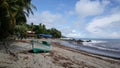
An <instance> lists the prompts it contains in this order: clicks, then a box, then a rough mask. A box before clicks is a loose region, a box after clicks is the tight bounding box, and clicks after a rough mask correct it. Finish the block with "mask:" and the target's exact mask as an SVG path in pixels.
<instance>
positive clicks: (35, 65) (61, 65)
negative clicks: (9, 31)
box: [0, 39, 120, 68]
mask: <svg viewBox="0 0 120 68" xmlns="http://www.w3.org/2000/svg"><path fill="white" fill-rule="evenodd" d="M41 40H46V41H48V42H51V45H52V51H51V52H48V53H30V52H29V50H31V45H30V44H29V43H28V42H29V40H25V41H24V42H20V41H14V42H13V43H11V44H10V46H8V47H7V48H8V50H9V53H6V50H5V49H4V46H3V45H0V46H1V48H0V68H119V67H120V59H114V58H109V57H105V56H99V55H95V54H91V53H88V52H84V51H80V50H77V49H73V48H70V47H65V46H62V45H60V44H59V43H58V41H59V42H60V41H61V40H58V39H40V40H38V41H41Z"/></svg>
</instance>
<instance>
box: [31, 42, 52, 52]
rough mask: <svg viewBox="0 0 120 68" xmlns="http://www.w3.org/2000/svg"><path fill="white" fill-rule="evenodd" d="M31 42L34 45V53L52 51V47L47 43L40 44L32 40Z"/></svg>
mask: <svg viewBox="0 0 120 68" xmlns="http://www.w3.org/2000/svg"><path fill="white" fill-rule="evenodd" d="M31 42H32V45H33V52H34V53H41V52H50V51H51V50H52V46H51V45H50V44H49V43H48V42H46V41H42V42H38V41H35V40H32V41H31Z"/></svg>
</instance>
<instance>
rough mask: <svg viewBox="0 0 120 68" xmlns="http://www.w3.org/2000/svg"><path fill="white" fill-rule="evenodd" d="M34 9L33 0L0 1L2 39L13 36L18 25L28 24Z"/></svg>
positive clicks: (0, 34) (0, 35) (0, 33)
mask: <svg viewBox="0 0 120 68" xmlns="http://www.w3.org/2000/svg"><path fill="white" fill-rule="evenodd" d="M32 7H33V8H35V7H34V6H33V5H32V4H31V0H0V39H4V38H6V37H8V36H9V35H10V34H13V32H14V29H15V25H16V24H19V23H23V22H26V16H29V14H30V13H32V14H33V12H32Z"/></svg>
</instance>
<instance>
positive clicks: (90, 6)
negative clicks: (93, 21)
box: [75, 0, 109, 18]
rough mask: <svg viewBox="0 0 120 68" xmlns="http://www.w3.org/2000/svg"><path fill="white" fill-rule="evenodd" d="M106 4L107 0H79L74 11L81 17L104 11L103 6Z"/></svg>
mask: <svg viewBox="0 0 120 68" xmlns="http://www.w3.org/2000/svg"><path fill="white" fill-rule="evenodd" d="M107 4H109V1H108V0H104V1H102V2H100V1H99V0H95V1H90V0H80V1H78V2H77V3H76V6H75V11H76V13H77V14H78V15H79V16H80V17H81V18H84V17H87V16H94V15H99V14H101V13H103V12H104V8H105V6H106V5H107Z"/></svg>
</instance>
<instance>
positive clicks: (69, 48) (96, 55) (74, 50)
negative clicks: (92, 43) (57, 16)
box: [53, 42, 120, 64]
mask: <svg viewBox="0 0 120 68" xmlns="http://www.w3.org/2000/svg"><path fill="white" fill-rule="evenodd" d="M53 44H56V46H57V47H60V48H63V49H66V50H69V51H72V52H77V53H81V54H84V55H86V56H90V57H95V58H98V59H101V60H105V61H113V62H116V63H119V64H120V61H119V60H120V58H115V57H110V56H104V55H99V54H94V53H90V52H87V51H83V50H80V49H76V48H72V47H67V46H64V45H60V44H59V43H55V42H54V43H53ZM59 45H60V46H59ZM102 57H103V58H102ZM105 58H108V59H105ZM109 59H111V60H109Z"/></svg>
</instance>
